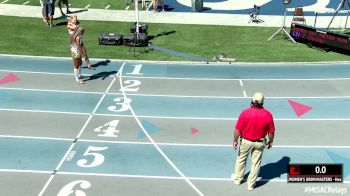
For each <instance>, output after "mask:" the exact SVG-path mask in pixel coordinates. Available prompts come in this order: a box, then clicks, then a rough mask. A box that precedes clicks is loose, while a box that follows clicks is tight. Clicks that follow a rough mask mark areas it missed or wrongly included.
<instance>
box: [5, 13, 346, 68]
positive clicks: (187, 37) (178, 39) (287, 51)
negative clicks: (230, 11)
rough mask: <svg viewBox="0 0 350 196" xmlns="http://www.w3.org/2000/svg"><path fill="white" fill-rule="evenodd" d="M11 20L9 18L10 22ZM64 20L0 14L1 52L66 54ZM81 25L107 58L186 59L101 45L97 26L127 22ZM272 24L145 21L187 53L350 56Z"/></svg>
mask: <svg viewBox="0 0 350 196" xmlns="http://www.w3.org/2000/svg"><path fill="white" fill-rule="evenodd" d="M9 21H11V22H9ZM64 22H65V20H56V21H55V23H58V24H59V23H61V24H62V25H60V26H56V27H54V28H48V27H47V26H46V25H45V24H44V23H43V21H42V20H41V19H40V18H21V17H9V16H0V24H2V29H1V31H0V36H1V37H2V40H1V42H0V53H4V54H24V55H40V56H67V57H69V56H70V52H69V44H68V36H67V31H66V26H65V24H64ZM81 24H82V25H83V26H84V27H85V28H86V33H85V35H84V41H85V45H86V47H87V49H88V54H89V56H90V57H95V58H108V59H144V60H187V59H183V58H180V57H174V56H169V55H167V54H164V53H162V52H159V51H149V52H147V53H143V54H141V53H136V57H134V56H133V53H132V52H129V48H128V47H125V46H100V45H98V39H97V37H98V35H99V34H100V33H101V32H117V33H122V34H126V33H128V32H129V29H130V26H131V23H125V22H101V21H81ZM276 30H277V28H262V27H232V26H205V25H175V24H149V36H153V37H154V38H153V39H152V40H151V42H152V43H153V44H155V45H158V46H161V47H164V48H167V49H171V50H175V51H177V52H181V53H186V54H189V55H193V56H197V57H202V58H208V59H211V58H212V57H213V56H216V55H218V54H221V53H225V54H227V56H229V57H234V58H238V60H239V61H241V62H281V61H282V62H296V61H305V62H312V61H350V56H348V55H343V54H338V53H335V52H327V53H326V52H322V51H319V50H315V49H311V48H309V47H307V46H306V45H304V44H300V43H298V44H293V43H292V42H291V41H289V40H287V39H284V38H282V36H277V37H275V39H273V40H272V41H270V42H267V41H266V40H267V38H269V37H270V36H271V35H272V34H273V33H274V32H275V31H276Z"/></svg>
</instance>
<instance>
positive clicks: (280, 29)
mask: <svg viewBox="0 0 350 196" xmlns="http://www.w3.org/2000/svg"><path fill="white" fill-rule="evenodd" d="M282 30H283V27H282V28H279V29H278V30H277V31H276V33H274V34H273V35H272V36H271V37H270V38H269V39H268V40H267V41H270V40H271V39H272V38H273V37H274V36H275V35H277V34H278V33H279V32H281V31H282Z"/></svg>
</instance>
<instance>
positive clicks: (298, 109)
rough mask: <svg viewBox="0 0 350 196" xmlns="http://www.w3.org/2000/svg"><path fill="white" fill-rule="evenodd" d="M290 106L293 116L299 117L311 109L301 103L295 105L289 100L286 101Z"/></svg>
mask: <svg viewBox="0 0 350 196" xmlns="http://www.w3.org/2000/svg"><path fill="white" fill-rule="evenodd" d="M288 102H289V104H290V106H292V108H293V110H294V112H295V114H296V115H297V116H298V117H300V116H302V115H304V114H305V113H306V112H308V111H310V110H312V107H310V106H307V105H303V104H301V103H297V102H294V101H291V100H288Z"/></svg>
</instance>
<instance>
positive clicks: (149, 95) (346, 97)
mask: <svg viewBox="0 0 350 196" xmlns="http://www.w3.org/2000/svg"><path fill="white" fill-rule="evenodd" d="M116 94H117V93H116ZM128 95H131V96H141V97H180V98H204V99H207V98H213V99H217V98H222V99H246V98H248V97H240V96H237V97H234V96H200V95H159V94H135V93H130V94H128ZM265 98H268V99H348V98H350V95H349V96H324V97H319V96H318V97H316V96H314V97H299V96H298V97H296V96H284V97H282V96H276V97H265Z"/></svg>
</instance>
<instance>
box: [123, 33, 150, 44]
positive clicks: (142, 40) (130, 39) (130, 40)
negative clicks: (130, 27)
mask: <svg viewBox="0 0 350 196" xmlns="http://www.w3.org/2000/svg"><path fill="white" fill-rule="evenodd" d="M123 44H124V46H136V47H147V46H148V36H147V34H145V33H140V34H139V36H136V35H135V33H130V34H128V35H124V37H123Z"/></svg>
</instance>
